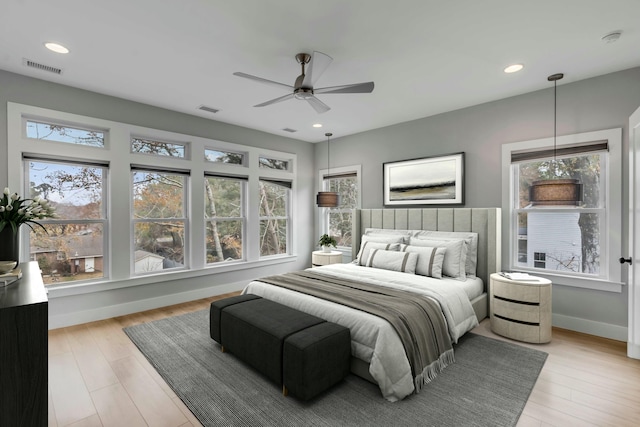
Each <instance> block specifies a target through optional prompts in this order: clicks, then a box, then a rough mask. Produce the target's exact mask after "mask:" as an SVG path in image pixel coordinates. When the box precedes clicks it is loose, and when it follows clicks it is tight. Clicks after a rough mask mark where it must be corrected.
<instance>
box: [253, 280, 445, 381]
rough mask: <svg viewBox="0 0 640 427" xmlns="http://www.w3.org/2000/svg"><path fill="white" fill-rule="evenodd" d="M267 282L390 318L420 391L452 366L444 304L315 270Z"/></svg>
mask: <svg viewBox="0 0 640 427" xmlns="http://www.w3.org/2000/svg"><path fill="white" fill-rule="evenodd" d="M259 280H260V281H261V282H265V283H269V284H272V285H276V286H280V287H283V288H286V289H291V290H293V291H297V292H301V293H304V294H307V295H312V296H315V297H318V298H322V299H325V300H328V301H332V302H335V303H338V304H342V305H345V306H348V307H352V308H355V309H357V310H361V311H365V312H367V313H370V314H373V315H376V316H378V317H381V318H383V319H385V320H387V321H388V322H389V323H390V324H391V326H392V327H393V328H394V329H395V330H396V332H397V333H398V335H399V336H400V340H401V341H402V343H403V345H404V350H405V353H406V354H407V359H408V360H409V364H410V366H411V372H412V375H413V378H414V385H415V390H416V393H418V392H419V391H420V390H421V389H422V385H423V384H426V383H428V382H429V381H431V380H432V379H433V378H435V377H436V375H437V374H438V373H439V372H440V371H442V369H444V368H445V367H446V366H447V365H449V364H450V363H453V360H454V357H453V346H452V344H451V339H450V338H449V332H448V330H447V325H446V320H445V318H444V315H443V314H442V310H441V308H440V304H439V303H438V302H437V301H435V300H433V299H431V298H428V297H425V296H422V295H417V294H414V293H411V292H407V291H402V290H397V289H391V288H385V287H381V286H375V285H371V284H368V283H366V282H361V281H356V280H349V279H343V278H336V277H331V276H327V275H324V274H321V273H317V272H313V271H310V270H305V271H296V272H293V273H285V274H280V275H277V276H269V277H263V278H260V279H259Z"/></svg>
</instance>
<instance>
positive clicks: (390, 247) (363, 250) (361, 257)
mask: <svg viewBox="0 0 640 427" xmlns="http://www.w3.org/2000/svg"><path fill="white" fill-rule="evenodd" d="M372 249H383V250H386V251H396V252H397V251H398V250H400V243H380V242H370V241H365V242H362V243H361V244H360V251H359V252H358V256H357V258H356V264H358V265H365V264H366V263H367V260H368V259H369V252H371V250H372Z"/></svg>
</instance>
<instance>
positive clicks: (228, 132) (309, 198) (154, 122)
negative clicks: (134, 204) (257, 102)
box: [0, 70, 315, 326]
mask: <svg viewBox="0 0 640 427" xmlns="http://www.w3.org/2000/svg"><path fill="white" fill-rule="evenodd" d="M7 102H17V103H21V104H27V105H33V106H37V107H42V108H50V109H54V110H59V111H65V112H69V113H75V114H81V115H85V116H90V117H97V118H100V119H106V120H113V121H118V122H123V123H131V124H135V125H138V126H145V127H150V128H155V129H161V130H166V131H171V132H179V133H183V134H187V135H195V136H200V137H205V138H212V139H217V140H221V141H227V142H235V143H239V144H243V145H249V146H255V147H262V148H266V149H272V150H279V151H284V152H289V153H295V154H297V156H298V180H297V189H298V191H297V194H296V209H297V218H298V222H297V224H296V227H295V230H296V232H295V236H296V245H297V249H298V250H297V253H298V254H299V256H298V258H297V259H296V260H295V261H292V262H286V263H282V264H278V265H272V266H269V267H259V268H247V269H243V270H242V271H237V272H230V273H219V274H207V275H205V276H200V277H195V278H190V279H184V280H175V281H170V282H164V283H158V284H153V285H140V286H135V287H130V288H122V289H117V290H110V291H103V292H97V293H85V294H80V295H73V296H64V297H56V298H50V301H49V313H50V321H52V320H53V324H54V325H56V326H61V324H68V323H74V319H79V320H81V321H86V320H88V319H92V318H93V317H95V316H96V315H98V316H100V317H111V316H112V315H113V313H117V314H124V313H125V312H133V311H139V309H141V308H152V307H158V306H161V305H168V304H173V303H177V302H181V301H186V300H189V299H195V298H202V297H204V296H208V295H216V294H219V293H225V292H229V291H230V290H234V289H238V288H239V287H240V286H242V284H246V283H248V282H249V281H250V280H251V279H253V278H257V277H261V276H265V275H269V274H276V273H281V272H285V271H290V270H296V269H302V268H306V267H307V266H310V265H311V251H312V250H313V249H314V248H315V239H314V238H313V237H314V236H311V235H310V233H309V232H307V231H306V230H313V228H314V227H313V224H314V223H313V218H314V212H315V209H314V189H315V174H314V172H313V170H314V158H313V157H314V152H313V146H312V144H309V143H307V142H301V141H297V140H293V139H291V138H286V137H280V136H276V135H272V134H268V133H264V132H259V131H255V130H251V129H247V128H242V127H239V126H233V125H228V124H224V123H220V122H216V121H212V120H207V119H204V118H199V117H196V116H190V115H187V114H181V113H176V112H172V111H169V110H165V109H161V108H155V107H151V106H149V105H145V104H140V103H136V102H131V101H127V100H123V99H120V98H114V97H110V96H105V95H101V94H98V93H94V92H89V91H85V90H80V89H75V88H71V87H68V86H62V85H58V84H54V83H50V82H46V81H43V80H37V79H33V78H29V77H24V76H20V75H18V74H13V73H8V72H6V71H2V70H0V188H4V187H6V186H7V182H8V177H7ZM297 230H303V231H297Z"/></svg>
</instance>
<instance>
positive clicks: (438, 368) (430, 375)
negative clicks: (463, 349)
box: [413, 349, 455, 394]
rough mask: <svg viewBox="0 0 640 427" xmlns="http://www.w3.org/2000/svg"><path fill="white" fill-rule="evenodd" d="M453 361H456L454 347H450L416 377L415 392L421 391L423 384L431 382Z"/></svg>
mask: <svg viewBox="0 0 640 427" xmlns="http://www.w3.org/2000/svg"><path fill="white" fill-rule="evenodd" d="M452 363H455V356H454V354H453V349H449V350H447V351H445V352H444V353H442V354H441V355H440V357H438V360H435V361H433V363H431V364H430V365H429V366H427V367H426V368H424V370H423V371H422V373H421V374H420V375H417V376H416V377H415V378H414V380H413V381H414V386H415V393H416V394H418V393H420V391H421V390H422V386H424V385H425V384H429V383H430V382H431V381H432V380H433V379H434V378H435V377H437V376H438V374H439V373H440V372H442V371H443V370H444V368H446V367H447V366H449V365H451V364H452Z"/></svg>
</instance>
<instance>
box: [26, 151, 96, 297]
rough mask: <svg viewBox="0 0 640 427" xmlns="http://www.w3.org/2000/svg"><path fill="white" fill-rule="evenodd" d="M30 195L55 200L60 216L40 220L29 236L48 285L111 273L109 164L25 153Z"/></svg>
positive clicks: (31, 257) (32, 251)
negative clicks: (107, 257)
mask: <svg viewBox="0 0 640 427" xmlns="http://www.w3.org/2000/svg"><path fill="white" fill-rule="evenodd" d="M24 164H25V169H26V170H27V174H28V176H29V188H28V194H29V195H30V198H33V197H36V196H39V197H42V198H44V199H46V200H49V202H50V203H51V205H52V206H53V207H54V209H55V212H56V216H57V217H56V218H49V219H45V220H40V221H38V222H39V223H41V224H42V226H43V227H44V229H43V228H40V227H38V226H33V228H32V230H31V232H30V235H29V252H30V259H32V260H35V261H38V265H39V266H40V270H42V274H43V280H44V283H45V285H50V284H53V283H61V282H78V281H87V280H96V279H101V278H104V277H105V268H104V267H105V265H106V260H105V254H107V253H108V251H107V250H106V247H105V245H106V242H107V239H105V230H106V229H107V224H108V222H107V216H106V212H107V210H106V206H105V205H106V203H105V202H106V198H105V183H106V181H107V171H108V169H107V167H106V166H104V165H95V164H83V163H76V162H62V161H57V162H52V161H46V160H40V159H36V158H25V160H24Z"/></svg>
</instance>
